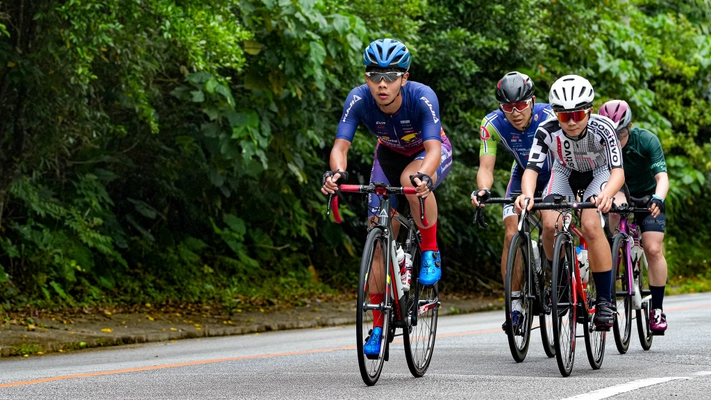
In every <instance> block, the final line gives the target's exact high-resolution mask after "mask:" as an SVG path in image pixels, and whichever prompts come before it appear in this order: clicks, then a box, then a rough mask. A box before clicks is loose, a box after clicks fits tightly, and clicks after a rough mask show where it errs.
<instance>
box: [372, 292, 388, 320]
mask: <svg viewBox="0 0 711 400" xmlns="http://www.w3.org/2000/svg"><path fill="white" fill-rule="evenodd" d="M383 300H385V293H371V294H370V303H371V304H380V303H382V302H383ZM376 327H380V328H382V327H383V313H382V312H380V311H379V310H373V328H376Z"/></svg>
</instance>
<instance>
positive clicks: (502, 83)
mask: <svg viewBox="0 0 711 400" xmlns="http://www.w3.org/2000/svg"><path fill="white" fill-rule="evenodd" d="M533 94H534V93H533V81H532V80H531V78H529V77H528V75H525V74H522V73H520V72H518V71H513V72H509V73H508V74H506V75H504V77H503V78H501V80H499V83H498V84H497V85H496V100H498V101H499V103H514V102H517V101H523V100H527V99H530V98H531V97H533Z"/></svg>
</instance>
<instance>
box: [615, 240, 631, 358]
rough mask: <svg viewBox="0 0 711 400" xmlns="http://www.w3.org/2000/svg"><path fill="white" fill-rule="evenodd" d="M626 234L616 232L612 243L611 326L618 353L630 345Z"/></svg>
mask: <svg viewBox="0 0 711 400" xmlns="http://www.w3.org/2000/svg"><path fill="white" fill-rule="evenodd" d="M627 240H628V237H627V235H625V234H623V233H618V234H617V235H615V240H614V242H613V243H612V271H613V274H614V275H613V276H612V278H613V279H614V281H613V282H612V283H613V285H612V296H613V300H614V304H615V308H616V312H615V323H614V324H613V326H612V330H613V333H614V335H615V345H616V346H617V351H619V352H620V354H625V353H626V352H627V350H628V349H629V347H630V338H631V337H632V335H631V332H632V296H631V295H630V285H629V282H630V278H631V277H630V276H629V272H630V271H631V270H632V268H630V266H629V265H628V263H627V262H628V260H629V255H628V251H627V249H628V247H627V243H628V242H627Z"/></svg>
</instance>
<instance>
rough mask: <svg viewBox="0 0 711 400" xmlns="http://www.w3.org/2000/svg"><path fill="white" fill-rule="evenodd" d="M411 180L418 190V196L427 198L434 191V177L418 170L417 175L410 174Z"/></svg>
mask: <svg viewBox="0 0 711 400" xmlns="http://www.w3.org/2000/svg"><path fill="white" fill-rule="evenodd" d="M410 182H411V183H412V186H414V187H415V188H416V190H417V197H422V198H423V199H424V198H426V197H427V196H428V195H429V194H430V192H431V191H432V185H433V182H432V177H431V176H429V175H427V174H423V173H422V172H418V173H416V174H415V175H410Z"/></svg>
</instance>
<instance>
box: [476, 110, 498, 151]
mask: <svg viewBox="0 0 711 400" xmlns="http://www.w3.org/2000/svg"><path fill="white" fill-rule="evenodd" d="M493 121H494V120H493V117H492V115H491V114H489V115H487V116H486V117H484V118H483V119H482V120H481V125H480V127H479V139H481V141H480V142H479V157H481V156H484V155H487V156H496V147H497V146H496V144H497V143H498V142H499V141H500V140H501V135H500V134H499V131H498V130H497V129H496V126H495V125H494V122H493Z"/></svg>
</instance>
